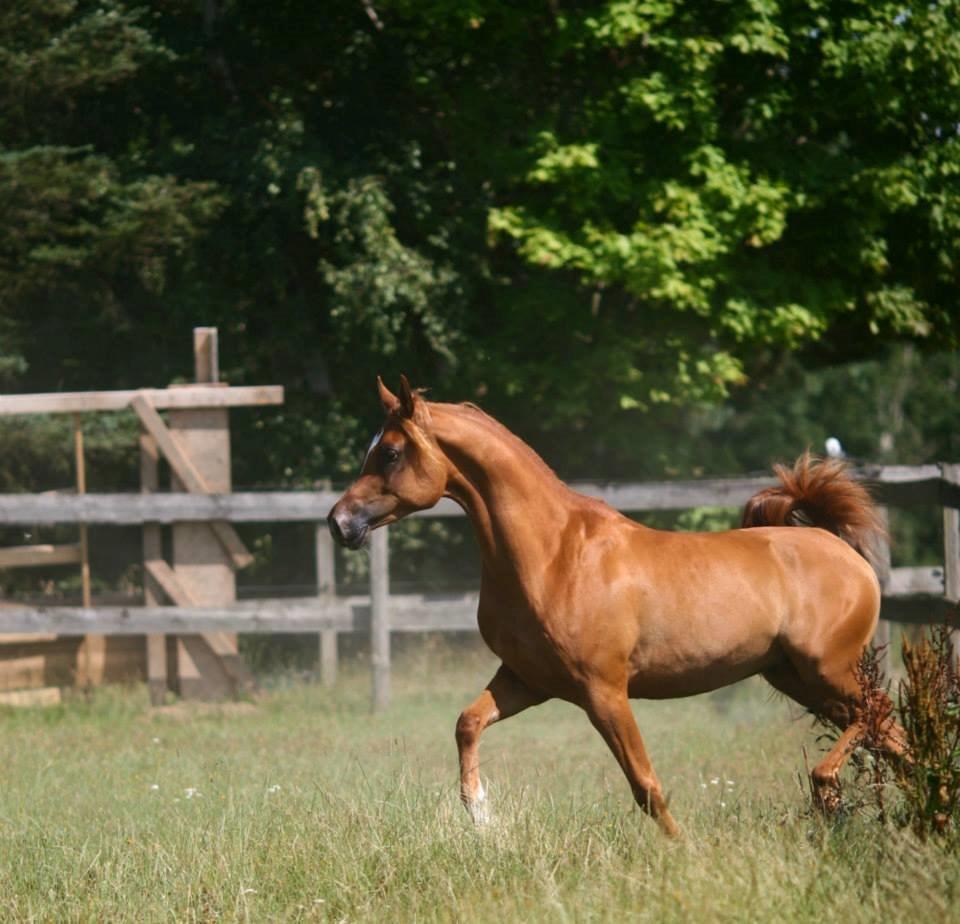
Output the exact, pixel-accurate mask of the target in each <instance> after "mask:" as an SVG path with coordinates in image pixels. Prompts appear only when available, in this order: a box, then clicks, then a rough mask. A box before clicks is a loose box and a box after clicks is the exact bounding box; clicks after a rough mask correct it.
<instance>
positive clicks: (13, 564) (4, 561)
mask: <svg viewBox="0 0 960 924" xmlns="http://www.w3.org/2000/svg"><path fill="white" fill-rule="evenodd" d="M80 560H81V551H80V546H79V545H14V546H8V547H7V548H5V549H0V568H32V567H36V566H38V565H77V564H79V563H80Z"/></svg>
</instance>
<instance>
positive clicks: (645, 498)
mask: <svg viewBox="0 0 960 924" xmlns="http://www.w3.org/2000/svg"><path fill="white" fill-rule="evenodd" d="M775 483H776V482H775V481H774V479H773V478H770V477H762V478H712V479H709V480H704V481H659V482H649V483H646V484H609V483H602V482H574V483H573V484H571V485H570V487H571V488H573V489H574V490H575V491H577V492H579V493H580V494H586V495H587V496H588V497H595V498H598V499H599V500H603V501H605V502H606V503H608V504H609V505H610V506H611V507H615V508H616V509H617V510H629V511H641V510H686V509H688V508H690V507H740V506H742V505H743V504H744V503H745V502H746V501H747V500H748V499H749V498H750V497H752V496H753V495H754V494H756V493H757V491H760V490H762V489H763V488H768V487H770V485H772V484H775Z"/></svg>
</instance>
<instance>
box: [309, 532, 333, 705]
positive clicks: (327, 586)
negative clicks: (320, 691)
mask: <svg viewBox="0 0 960 924" xmlns="http://www.w3.org/2000/svg"><path fill="white" fill-rule="evenodd" d="M314 555H315V558H316V569H317V596H319V597H332V596H334V595H335V594H336V592H337V579H336V557H335V555H334V548H333V537H332V536H331V535H330V530H329V529H328V528H327V524H326V522H324V521H321V522H319V523H316V524H315V525H314ZM338 648H339V645H338V642H337V633H336V631H335V630H333V629H325V630H324V631H323V632H321V633H320V652H319V654H320V682H321V683H322V684H323V685H324V686H325V687H333V686H335V685H336V682H337V670H338V667H339V665H338V660H339V651H338Z"/></svg>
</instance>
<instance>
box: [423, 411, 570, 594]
mask: <svg viewBox="0 0 960 924" xmlns="http://www.w3.org/2000/svg"><path fill="white" fill-rule="evenodd" d="M431 411H432V416H433V420H434V426H433V433H434V436H435V437H436V439H437V442H438V443H439V444H440V448H441V449H442V450H443V452H444V454H445V455H446V457H447V459H448V460H449V461H450V464H451V475H450V478H449V481H448V484H447V493H448V496H450V497H451V498H453V500H455V501H456V502H457V503H458V504H460V506H461V507H463V508H464V510H465V511H466V513H467V515H468V516H469V517H470V519H471V521H472V522H473V527H474V530H475V531H476V534H477V538H478V540H479V543H480V548H481V554H482V555H483V560H484V566H485V567H486V568H487V569H489V570H491V571H492V572H494V573H497V574H505V573H512V574H513V575H514V576H515V577H516V578H517V579H519V580H520V581H521V582H526V581H528V580H530V579H531V577H532V576H533V575H536V574H539V573H540V572H542V570H543V565H544V564H545V563H547V562H549V561H551V560H552V559H553V557H554V554H555V552H556V548H555V547H556V546H557V545H558V543H559V538H560V536H561V534H562V531H563V530H562V527H563V525H564V524H565V522H566V520H567V518H568V515H569V509H570V506H571V502H572V499H573V497H574V495H573V493H572V492H571V491H570V489H569V488H567V487H566V485H564V484H563V482H562V481H560V479H559V478H557V476H556V475H554V473H553V472H552V471H551V470H550V469H549V467H548V466H547V465H546V463H545V462H543V460H542V459H541V458H540V457H539V456H538V455H537V454H536V453H535V452H534V451H533V450H532V449H531V448H530V447H529V446H527V445H526V443H524V442H523V441H522V440H521V439H519V438H518V437H516V436H514V435H513V434H512V433H510V432H509V431H508V430H507V429H506V428H505V427H503V426H501V425H500V424H498V423H497V422H496V421H494V420H493V419H492V418H490V417H487V416H486V415H485V414H483V413H482V412H481V411H477V410H473V409H471V408H467V407H462V406H458V405H434V406H432V407H431Z"/></svg>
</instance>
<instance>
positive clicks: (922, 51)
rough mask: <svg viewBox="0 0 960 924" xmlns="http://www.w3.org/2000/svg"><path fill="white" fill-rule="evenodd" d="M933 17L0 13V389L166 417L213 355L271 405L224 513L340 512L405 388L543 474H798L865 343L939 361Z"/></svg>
mask: <svg viewBox="0 0 960 924" xmlns="http://www.w3.org/2000/svg"><path fill="white" fill-rule="evenodd" d="M956 14H957V8H956V4H955V3H954V2H952V0H951V2H948V3H944V4H935V5H933V6H929V5H924V4H915V3H908V4H905V5H904V4H888V3H882V4H868V3H866V2H862V0H858V2H843V3H841V2H833V0H829V2H822V0H804V2H798V3H792V4H778V3H775V2H769V0H734V2H731V3H726V4H716V3H710V4H708V3H680V2H672V0H650V2H641V0H611V2H607V3H602V4H585V3H574V4H564V5H563V6H562V8H561V7H558V6H555V5H554V6H551V5H549V4H548V5H544V4H539V3H530V2H521V3H520V4H510V5H507V4H502V3H496V2H492V0H479V2H476V3H471V4H469V5H468V6H463V5H458V4H452V3H449V2H448V0H433V2H429V3H419V2H418V3H412V2H410V0H384V2H382V3H377V4H368V5H364V4H357V3H355V2H349V3H348V2H346V0H334V2H331V3H327V4H323V5H322V7H319V8H318V7H317V6H316V5H315V4H307V3H305V2H303V0H280V2H279V3H274V4H269V5H263V4H260V5H257V4H243V3H240V2H238V0H222V2H218V3H211V4H207V5H206V6H205V7H204V9H203V11H202V12H201V11H200V10H199V9H198V7H197V6H196V5H195V4H193V3H187V2H185V0H176V2H173V3H168V4H162V5H156V4H155V5H150V6H147V7H143V6H138V5H134V4H132V3H130V2H127V0H106V2H93V0H53V2H50V3H46V4H36V3H32V2H28V0H14V2H12V3H8V4H6V5H5V6H4V9H3V11H2V12H0V64H2V67H0V104H2V105H0V137H2V139H3V141H2V144H0V204H2V205H3V207H4V213H5V215H6V216H7V221H6V222H5V223H4V226H3V228H2V229H0V376H2V377H3V387H4V388H16V389H17V390H49V389H51V388H58V387H64V388H66V387H69V388H78V389H79V388H87V387H101V388H103V387H115V386H124V387H130V386H136V385H146V384H157V385H162V384H165V383H166V382H169V381H171V380H173V379H175V378H183V377H186V376H188V375H189V369H190V366H189V333H188V331H189V328H190V327H192V326H193V325H195V324H198V323H205V324H216V325H218V326H219V327H220V330H221V338H222V354H223V361H224V372H225V375H226V377H228V378H229V379H230V380H232V381H234V382H241V381H247V382H254V381H261V382H262V381H279V382H281V383H283V384H284V385H285V386H286V390H287V405H286V407H285V408H284V409H283V411H282V412H280V413H270V414H266V413H257V414H253V413H249V414H244V415H238V417H237V421H236V431H235V433H236V446H237V450H238V451H237V453H236V455H237V458H238V464H239V468H238V472H237V476H238V477H237V483H238V484H245V483H246V484H249V483H253V482H261V483H262V482H268V483H277V482H278V481H282V482H284V483H289V484H294V483H295V484H310V483H312V482H314V481H315V480H316V479H318V478H322V477H333V478H337V479H342V478H345V477H347V476H348V475H349V474H351V473H352V472H353V470H354V468H355V465H356V461H357V459H358V457H359V453H360V452H361V451H362V446H363V445H364V443H365V441H366V439H367V438H368V435H369V432H370V431H371V430H372V429H374V428H375V425H376V418H377V416H378V407H377V403H376V400H375V397H374V396H373V392H372V388H371V386H372V382H373V377H374V375H375V374H376V373H383V374H385V375H387V376H388V377H389V376H392V377H394V378H395V377H396V375H397V374H398V373H399V372H401V371H404V372H406V373H407V374H408V375H410V376H411V377H412V379H413V380H414V381H415V382H417V383H419V384H424V385H429V386H430V387H431V388H432V389H433V394H434V395H435V396H437V397H441V398H450V399H455V400H459V399H465V398H472V399H476V400H481V401H482V402H483V404H484V406H485V407H487V408H488V409H489V410H490V411H491V412H492V413H494V414H496V415H497V416H499V417H501V418H502V419H504V421H505V422H506V423H507V424H508V425H509V426H511V427H513V428H514V429H516V430H518V431H519V432H520V433H521V434H522V435H523V436H525V437H527V438H528V439H531V440H532V441H533V442H534V443H535V444H536V445H537V446H538V448H540V449H542V450H543V451H544V453H545V454H546V455H547V456H548V458H549V459H550V461H551V462H553V463H554V464H557V465H558V467H559V468H560V469H561V471H562V473H563V474H565V475H582V476H590V477H597V476H606V477H633V478H637V477H645V476H655V475H656V476H662V475H664V474H672V473H689V472H692V471H695V470H697V469H698V468H699V469H701V470H711V471H727V472H729V471H736V470H738V469H739V468H742V467H743V466H745V465H746V466H750V467H758V466H760V465H764V466H765V464H766V462H767V459H768V458H769V456H770V455H772V454H780V453H781V451H783V452H786V453H788V454H790V455H794V454H795V453H796V452H797V451H798V450H799V449H801V448H802V445H803V443H804V442H805V441H807V440H808V439H810V437H808V436H807V434H815V435H816V436H817V439H816V440H815V441H814V442H818V441H819V440H820V439H821V437H820V432H821V431H822V430H823V428H824V424H823V420H824V418H825V417H827V416H830V417H833V416H836V414H837V413H839V412H838V411H837V409H836V406H835V405H834V404H833V403H832V402H831V403H826V402H820V403H818V401H817V398H816V395H817V394H827V393H830V394H833V393H834V392H835V391H836V389H835V383H836V382H837V381H839V378H841V377H842V376H844V375H848V377H849V379H850V380H851V381H860V380H862V379H863V378H864V376H867V377H869V376H870V375H873V373H869V372H863V371H862V370H864V369H866V368H873V367H870V366H869V363H870V362H871V361H873V359H874V358H876V357H878V356H882V355H883V351H884V350H885V349H886V345H887V344H889V343H890V342H891V341H903V340H905V341H909V342H912V343H915V344H917V345H919V347H920V348H925V347H926V345H928V344H929V345H932V346H936V347H939V348H943V349H949V348H951V347H952V346H955V345H956V343H957V334H958V328H957V319H958V313H957V312H956V310H955V308H954V302H955V299H956V294H957V270H956V252H957V245H958V242H960V201H958V196H960V180H958V177H960V139H958V135H957V132H956V126H957V124H960V102H958V101H960V93H957V84H958V80H960V76H958V75H960V39H958V34H957V31H956V29H955V28H954V21H955V19H956ZM849 360H856V361H858V362H861V363H864V362H865V363H866V365H860V366H856V367H851V369H852V371H850V372H849V373H847V372H844V373H839V372H838V373H834V372H832V371H827V372H824V373H818V372H816V371H815V370H816V368H817V367H820V366H822V365H824V364H831V365H836V364H841V363H845V362H847V361H849ZM918 362H920V361H919V360H918ZM876 368H877V369H878V370H879V371H878V372H877V373H876V376H875V379H876V388H877V389H880V390H882V389H885V388H887V387H888V386H890V382H889V380H888V377H887V373H888V372H889V373H890V375H892V374H893V370H894V368H895V362H894V363H893V365H889V366H886V367H882V368H881V367H876ZM884 369H885V370H886V371H883V370H884ZM800 370H803V371H802V372H801V371H800ZM858 370H861V371H858ZM821 376H822V377H821ZM798 380H802V381H801V392H802V394H803V395H804V397H802V398H800V397H796V396H795V395H794V394H793V393H792V391H791V385H792V384H796V382H797V381H798ZM918 387H919V386H918ZM928 390H933V385H931V386H930V388H929V389H928ZM853 392H854V394H859V392H858V389H857V388H856V387H855V388H854V389H853ZM774 393H776V394H777V395H778V397H777V401H778V402H779V405H778V407H777V408H774V407H773V404H772V402H768V403H767V404H766V405H764V404H763V400H762V399H766V398H768V397H769V396H771V395H773V394H774ZM943 394H948V392H947V391H946V389H944V390H943ZM731 400H732V401H733V402H734V403H732V404H731V403H729V402H730V401H731ZM723 402H727V404H726V405H725V406H724V409H722V410H717V408H718V407H720V406H721V405H722V404H723ZM948 403H949V399H948ZM800 405H803V407H802V408H801V406H800ZM731 408H732V409H737V410H738V411H744V410H745V411H746V413H744V414H743V415H742V416H741V415H740V414H739V413H738V415H736V416H734V415H731V414H730V412H729V411H730V409H731ZM860 419H861V418H858V419H857V420H853V421H852V423H851V428H854V427H855V428H856V430H857V433H858V434H859V432H860V430H861V429H865V428H866V424H864V426H863V427H860V425H859V423H858V420H860ZM862 419H864V420H866V419H867V418H862ZM874 419H875V415H874V417H871V418H870V420H871V421H873V420H874ZM768 424H769V425H768ZM913 426H914V418H913V417H908V419H907V422H906V423H905V424H904V425H903V427H902V428H901V429H903V430H904V431H907V430H910V429H911V427H913ZM936 426H937V432H938V434H939V432H940V430H939V424H937V425H936ZM916 427H917V429H918V432H919V431H924V433H925V432H926V431H925V429H924V428H925V425H920V424H917V425H916ZM747 430H750V431H751V435H750V438H749V439H748V440H747V442H746V444H738V445H737V446H736V447H733V439H734V437H737V436H742V435H743V434H744V433H745V431H747ZM839 435H840V436H841V437H844V438H845V442H846V441H847V439H846V438H847V433H840V434H839ZM904 438H906V437H904ZM856 439H859V436H857V438H856ZM911 439H913V437H911ZM850 440H851V441H855V440H854V437H853V434H852V433H851V434H850ZM704 441H705V442H704ZM864 442H866V440H864ZM916 442H917V443H918V445H919V443H921V442H922V443H925V450H924V451H928V452H933V451H939V448H937V447H941V446H943V445H944V440H943V439H941V437H940V436H939V435H938V436H937V437H936V438H930V437H928V436H926V435H924V436H918V437H917V440H916ZM38 445H40V444H38ZM901 445H903V443H902V441H901V442H898V443H897V445H896V450H897V451H899V449H900V447H901ZM781 446H783V447H784V449H783V450H781V448H780V447H781ZM705 449H707V450H709V451H704V450H705ZM857 451H858V452H864V454H866V450H859V449H858V450H857ZM869 451H870V453H874V451H875V447H870V449H869ZM884 451H885V452H886V450H884ZM917 451H918V453H920V449H919V448H918V450H917ZM890 452H891V455H895V454H896V453H895V452H894V451H893V450H891V451H890ZM925 457H926V456H925ZM898 461H907V460H906V459H904V458H902V457H901V458H899V459H898ZM22 467H26V466H22Z"/></svg>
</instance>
